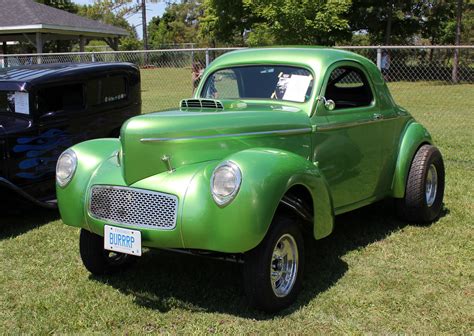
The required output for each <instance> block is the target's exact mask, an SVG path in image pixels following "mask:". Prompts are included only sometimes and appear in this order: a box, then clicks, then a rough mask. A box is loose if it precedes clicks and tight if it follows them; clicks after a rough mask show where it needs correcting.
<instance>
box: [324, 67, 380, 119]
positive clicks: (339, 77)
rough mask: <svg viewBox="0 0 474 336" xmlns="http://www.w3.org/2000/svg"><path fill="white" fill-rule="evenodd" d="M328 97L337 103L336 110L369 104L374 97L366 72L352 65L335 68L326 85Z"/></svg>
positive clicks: (326, 95)
mask: <svg viewBox="0 0 474 336" xmlns="http://www.w3.org/2000/svg"><path fill="white" fill-rule="evenodd" d="M325 98H326V99H331V100H333V101H334V102H335V103H336V108H335V109H336V110H337V109H343V108H351V107H362V106H369V105H370V104H371V103H372V100H373V98H374V96H373V93H372V89H371V87H370V84H369V81H368V80H367V77H366V76H365V74H364V73H363V72H362V71H361V70H359V69H357V68H355V67H350V66H344V67H339V68H337V69H334V70H333V72H332V73H331V75H330V76H329V80H328V84H327V86H326V93H325Z"/></svg>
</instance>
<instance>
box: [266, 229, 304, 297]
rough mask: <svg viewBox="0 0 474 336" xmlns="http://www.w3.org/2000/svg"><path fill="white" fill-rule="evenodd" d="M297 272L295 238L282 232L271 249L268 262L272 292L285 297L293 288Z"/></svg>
mask: <svg viewBox="0 0 474 336" xmlns="http://www.w3.org/2000/svg"><path fill="white" fill-rule="evenodd" d="M297 274H298V248H297V245H296V241H295V239H294V238H293V237H292V236H291V235H289V234H284V235H283V236H281V237H280V239H278V242H277V243H276V244H275V248H274V249H273V254H272V260H271V262H270V281H271V283H272V289H273V293H275V295H276V296H277V297H285V296H287V295H288V294H289V293H290V292H291V289H292V288H293V285H294V284H295V281H296V276H297Z"/></svg>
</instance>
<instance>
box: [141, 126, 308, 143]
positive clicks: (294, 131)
mask: <svg viewBox="0 0 474 336" xmlns="http://www.w3.org/2000/svg"><path fill="white" fill-rule="evenodd" d="M311 131H312V129H311V127H307V128H297V129H287V130H278V131H260V132H245V133H234V134H217V135H203V136H192V137H181V138H180V137H178V138H142V139H140V142H166V141H189V140H206V139H216V138H234V137H245V136H262V135H297V134H306V133H311Z"/></svg>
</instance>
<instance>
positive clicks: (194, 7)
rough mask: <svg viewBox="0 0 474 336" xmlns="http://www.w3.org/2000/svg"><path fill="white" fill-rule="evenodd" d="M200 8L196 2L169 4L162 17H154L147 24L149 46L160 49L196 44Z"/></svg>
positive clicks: (199, 4)
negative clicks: (168, 46) (172, 45)
mask: <svg viewBox="0 0 474 336" xmlns="http://www.w3.org/2000/svg"><path fill="white" fill-rule="evenodd" d="M201 8H202V7H201V3H200V2H199V1H197V0H185V1H182V2H180V3H171V4H169V5H168V6H167V7H166V10H165V12H164V13H163V16H162V17H154V18H152V20H151V21H150V23H149V24H148V34H149V37H150V44H151V45H152V46H153V47H154V48H161V47H163V46H164V45H169V44H182V43H189V42H196V41H197V40H198V29H199V18H200V17H201V16H202V9H201Z"/></svg>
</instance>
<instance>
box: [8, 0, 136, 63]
mask: <svg viewBox="0 0 474 336" xmlns="http://www.w3.org/2000/svg"><path fill="white" fill-rule="evenodd" d="M127 35H128V32H127V31H126V30H125V29H122V28H118V27H115V26H112V25H108V24H105V23H102V22H100V21H95V20H91V19H88V18H85V17H82V16H79V15H75V14H72V13H69V12H66V11H63V10H60V9H56V8H53V7H50V6H46V5H43V4H39V3H37V2H35V1H33V0H0V43H2V53H3V54H6V53H7V42H9V41H21V42H28V43H30V44H32V45H34V46H35V47H36V52H37V53H42V52H43V44H44V42H46V41H51V40H79V48H80V51H84V46H85V44H86V42H87V40H96V39H101V40H104V41H106V42H107V44H108V45H109V46H110V47H111V48H112V49H114V50H117V49H118V39H119V38H120V37H122V36H127Z"/></svg>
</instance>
